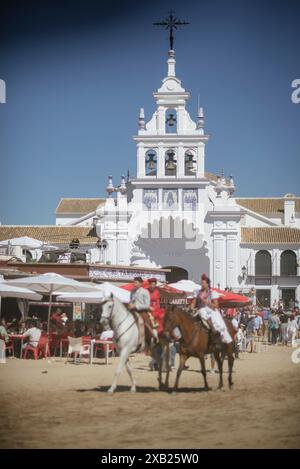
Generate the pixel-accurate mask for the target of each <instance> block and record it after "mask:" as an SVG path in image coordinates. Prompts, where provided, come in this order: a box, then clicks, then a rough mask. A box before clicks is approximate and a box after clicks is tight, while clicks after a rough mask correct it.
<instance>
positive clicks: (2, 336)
mask: <svg viewBox="0 0 300 469" xmlns="http://www.w3.org/2000/svg"><path fill="white" fill-rule="evenodd" d="M0 340H4V342H5V343H7V342H9V335H8V333H7V330H6V321H5V319H4V318H2V319H1V323H0Z"/></svg>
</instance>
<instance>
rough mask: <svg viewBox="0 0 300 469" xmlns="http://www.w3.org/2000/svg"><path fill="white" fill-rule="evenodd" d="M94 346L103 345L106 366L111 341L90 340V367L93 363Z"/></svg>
mask: <svg viewBox="0 0 300 469" xmlns="http://www.w3.org/2000/svg"><path fill="white" fill-rule="evenodd" d="M96 344H103V345H105V365H108V357H109V346H110V345H112V344H113V341H112V340H100V339H92V340H91V353H90V365H91V364H92V362H93V357H94V345H96Z"/></svg>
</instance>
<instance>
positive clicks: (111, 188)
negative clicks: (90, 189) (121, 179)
mask: <svg viewBox="0 0 300 469" xmlns="http://www.w3.org/2000/svg"><path fill="white" fill-rule="evenodd" d="M114 191H115V188H114V186H113V182H112V176H108V184H107V186H106V192H107V193H108V196H109V197H110V196H111V194H112V193H113V192H114Z"/></svg>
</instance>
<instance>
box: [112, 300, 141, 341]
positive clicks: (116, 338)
mask: <svg viewBox="0 0 300 469" xmlns="http://www.w3.org/2000/svg"><path fill="white" fill-rule="evenodd" d="M112 302H113V307H112V309H111V312H110V317H109V319H110V320H111V317H112V314H113V311H114V307H115V302H114V300H112ZM130 315H132V314H131V313H130V311H127V314H126V316H125V318H124V319H122V321H121V322H119V324H118V325H117V326H116V328H115V329H116V332H118V329H119V327H120V326H121V325H122V324H123V322H125V321H126V319H127V318H128V317H129V316H130ZM132 316H133V315H132ZM105 319H108V318H105ZM135 323H136V320H135V318H134V317H133V322H132V323H131V324H130V325H129V326H128V327H127V329H125V331H123V332H122V334H120V335H119V336H117V337H115V341H116V342H119V340H120V338H121V337H122V336H123V335H124V334H125V333H126V332H128V331H129V329H131V328H132V326H133V325H134V324H135Z"/></svg>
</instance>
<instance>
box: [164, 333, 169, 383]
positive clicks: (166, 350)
mask: <svg viewBox="0 0 300 469" xmlns="http://www.w3.org/2000/svg"><path fill="white" fill-rule="evenodd" d="M165 356H166V365H167V366H166V371H167V373H166V380H165V387H166V389H167V390H168V389H169V376H170V343H169V342H167V343H166V345H165Z"/></svg>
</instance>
